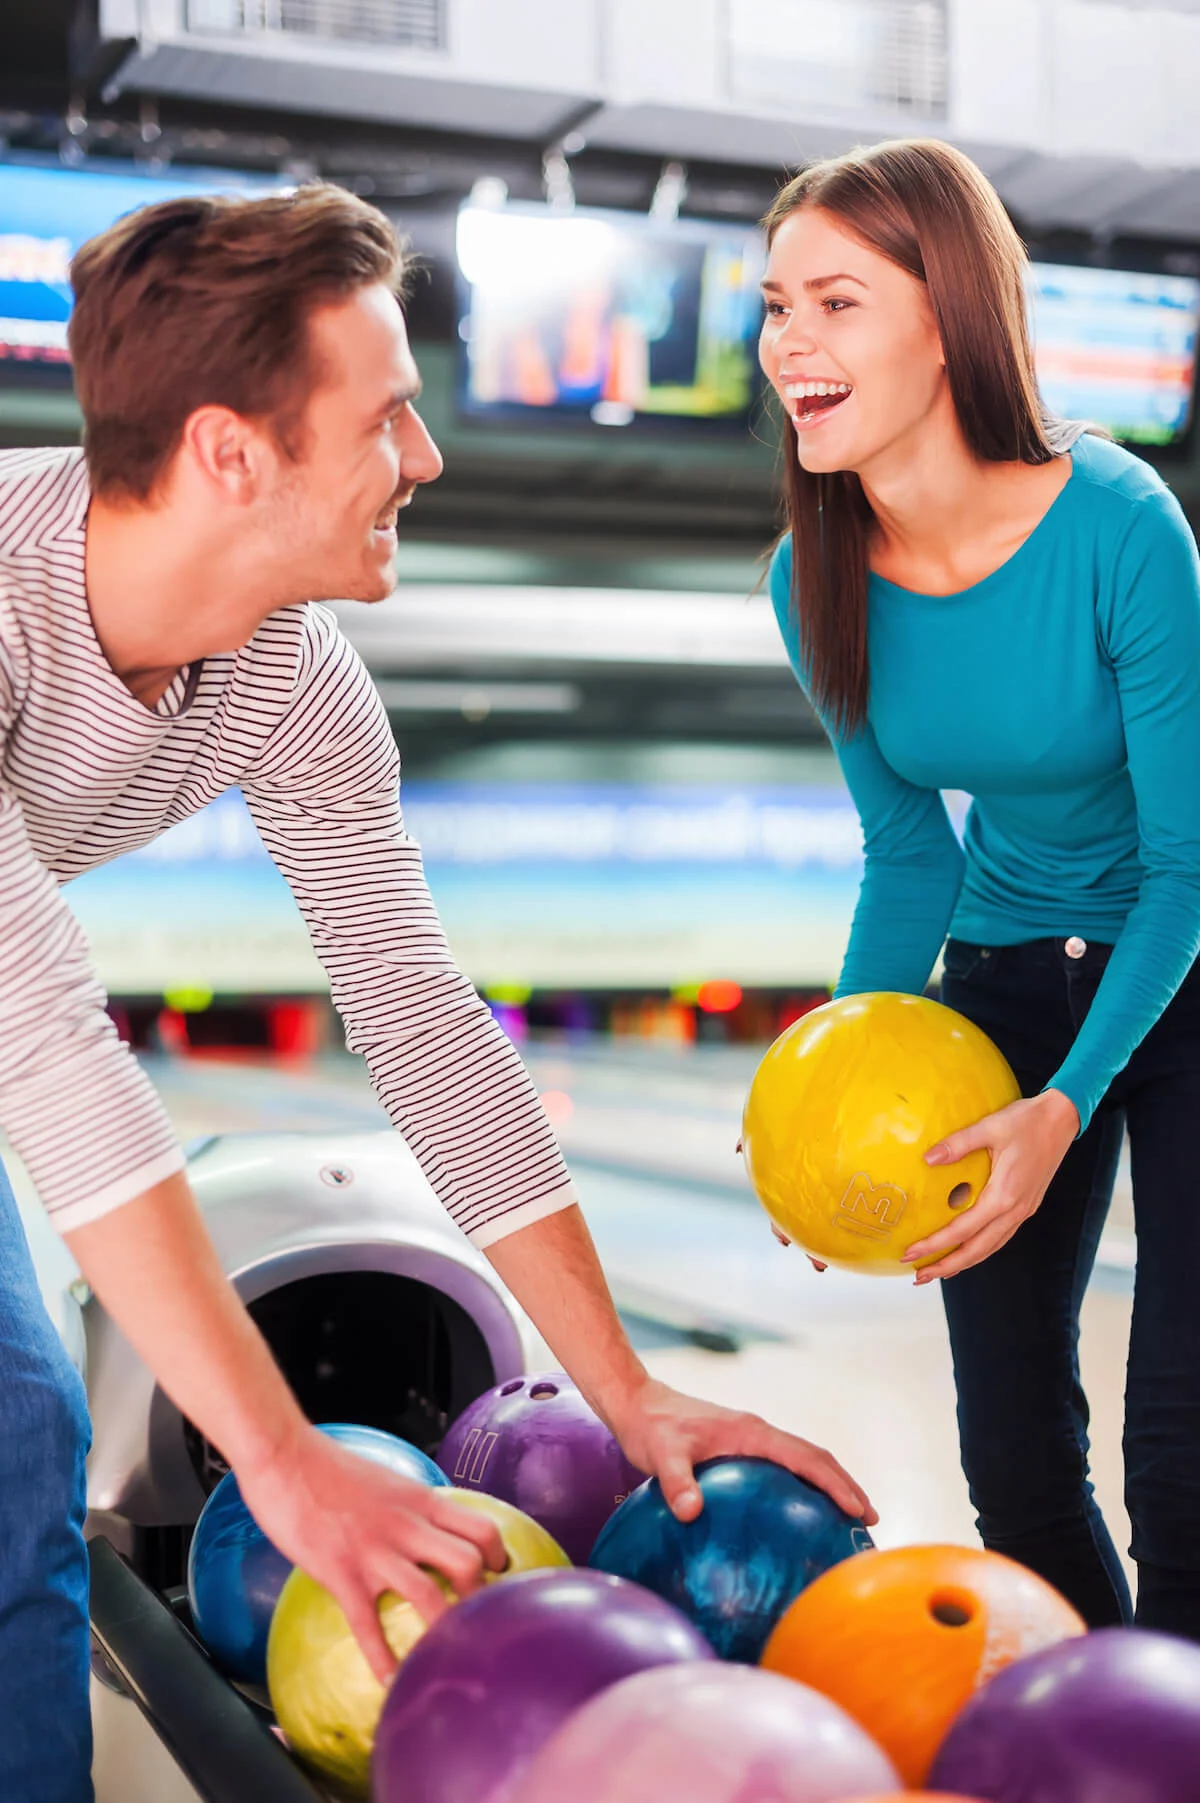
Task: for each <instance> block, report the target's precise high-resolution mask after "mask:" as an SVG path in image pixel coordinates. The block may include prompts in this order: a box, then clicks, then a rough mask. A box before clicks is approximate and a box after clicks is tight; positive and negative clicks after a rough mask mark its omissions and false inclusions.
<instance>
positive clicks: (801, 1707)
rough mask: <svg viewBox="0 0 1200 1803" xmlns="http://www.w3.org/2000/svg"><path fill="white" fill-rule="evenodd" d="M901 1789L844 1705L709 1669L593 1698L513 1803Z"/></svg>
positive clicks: (831, 1799) (758, 1800)
mask: <svg viewBox="0 0 1200 1803" xmlns="http://www.w3.org/2000/svg"><path fill="white" fill-rule="evenodd" d="M900 1789H901V1784H900V1779H899V1777H898V1775H897V1773H896V1771H895V1768H894V1767H893V1765H892V1763H891V1761H890V1760H889V1759H888V1757H887V1755H886V1754H885V1753H884V1752H883V1751H882V1749H881V1748H880V1747H877V1746H876V1744H875V1742H874V1741H873V1740H872V1739H871V1738H870V1736H869V1735H868V1734H867V1733H866V1732H865V1731H864V1730H863V1729H862V1728H860V1727H859V1725H858V1723H857V1722H856V1721H854V1720H853V1719H852V1717H850V1716H849V1715H847V1713H846V1711H845V1710H844V1709H841V1708H840V1707H839V1706H838V1704H836V1703H833V1702H830V1700H829V1699H828V1698H827V1697H823V1696H820V1695H819V1694H818V1693H817V1692H816V1691H815V1690H810V1689H809V1687H808V1686H807V1685H806V1684H796V1683H794V1682H793V1681H792V1680H791V1679H790V1678H782V1677H779V1676H778V1674H776V1673H775V1672H765V1671H760V1670H758V1669H757V1668H756V1667H754V1666H747V1665H728V1664H717V1663H714V1664H712V1665H708V1664H704V1665H699V1664H697V1665H673V1666H663V1667H660V1668H658V1669H656V1670H653V1671H645V1672H639V1673H638V1674H637V1675H636V1676H635V1677H632V1678H624V1679H622V1680H621V1682H620V1683H618V1684H614V1685H613V1686H612V1687H611V1688H610V1689H608V1690H605V1691H602V1692H601V1693H600V1694H599V1695H598V1696H595V1697H593V1698H592V1699H591V1701H590V1702H588V1703H585V1704H584V1705H583V1707H582V1708H581V1709H579V1710H578V1711H577V1712H576V1713H575V1714H574V1715H573V1716H572V1717H571V1718H570V1720H569V1721H568V1722H567V1723H566V1724H565V1725H564V1726H563V1727H562V1728H560V1729H559V1730H558V1732H557V1733H556V1734H555V1735H554V1737H553V1739H552V1740H550V1741H548V1742H547V1744H546V1745H545V1746H544V1747H543V1748H542V1750H541V1752H540V1753H539V1754H538V1755H537V1757H536V1758H535V1759H534V1761H533V1763H532V1765H530V1766H529V1768H528V1770H527V1771H526V1772H525V1774H524V1777H523V1779H522V1780H521V1781H520V1782H519V1783H518V1784H517V1785H516V1787H515V1788H514V1790H513V1791H512V1793H511V1796H510V1797H509V1798H507V1799H506V1803H564V1800H565V1799H567V1798H569V1799H570V1803H663V1799H664V1798H665V1797H681V1798H682V1797H686V1798H687V1803H842V1799H845V1798H850V1797H861V1796H865V1795H867V1794H868V1793H870V1792H874V1793H875V1794H878V1793H880V1792H881V1791H886V1792H895V1791H898V1790H900Z"/></svg>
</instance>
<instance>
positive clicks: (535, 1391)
mask: <svg viewBox="0 0 1200 1803" xmlns="http://www.w3.org/2000/svg"><path fill="white" fill-rule="evenodd" d="M438 1464H439V1465H440V1466H441V1468H442V1470H443V1471H444V1472H445V1473H446V1476H447V1477H448V1478H449V1479H450V1481H451V1483H452V1484H457V1485H458V1487H459V1488H460V1489H462V1490H486V1491H487V1492H488V1494H489V1495H491V1496H498V1497H500V1498H501V1500H502V1501H504V1502H508V1503H512V1505H513V1507H514V1508H517V1509H523V1510H524V1512H525V1514H526V1515H532V1517H533V1519H534V1520H535V1521H537V1522H540V1523H541V1525H542V1527H544V1528H545V1529H546V1531H547V1533H550V1534H553V1536H554V1538H555V1539H556V1540H557V1541H558V1544H559V1545H560V1546H561V1547H562V1549H563V1551H564V1552H565V1553H566V1555H567V1557H568V1559H570V1561H571V1563H572V1564H573V1565H586V1564H587V1560H588V1555H589V1553H590V1552H591V1550H592V1548H593V1546H595V1544H596V1536H597V1535H598V1534H599V1532H600V1529H601V1528H602V1527H603V1526H604V1524H605V1522H606V1521H607V1520H608V1518H609V1516H610V1515H611V1514H612V1512H613V1510H614V1509H615V1508H616V1507H617V1505H618V1503H621V1502H623V1501H624V1500H625V1498H626V1497H627V1496H628V1495H629V1493H630V1491H631V1490H636V1489H637V1487H638V1485H639V1484H640V1483H643V1482H644V1480H645V1473H644V1472H642V1471H639V1470H638V1469H637V1467H636V1465H631V1464H630V1463H629V1460H628V1459H627V1458H626V1457H625V1454H624V1453H623V1452H622V1451H621V1448H620V1447H619V1446H618V1444H617V1442H616V1440H614V1438H613V1436H612V1435H611V1434H610V1433H609V1431H608V1429H607V1428H606V1427H605V1425H604V1423H603V1421H601V1420H600V1418H599V1416H598V1415H596V1414H594V1413H593V1412H592V1410H591V1409H590V1408H589V1407H588V1405H587V1403H586V1402H585V1401H584V1400H583V1397H582V1396H581V1395H580V1394H579V1391H578V1390H577V1389H576V1388H575V1385H574V1384H573V1383H572V1382H571V1379H570V1378H569V1377H567V1376H566V1375H565V1374H564V1373H563V1372H561V1371H546V1372H541V1373H539V1374H537V1375H534V1376H528V1377H514V1378H511V1379H510V1380H509V1381H508V1382H507V1383H503V1384H498V1385H497V1386H496V1388H495V1389H494V1390H488V1391H486V1392H485V1393H484V1395H482V1396H480V1397H478V1398H477V1399H476V1400H475V1401H474V1402H473V1403H472V1404H471V1406H470V1408H468V1409H467V1410H466V1412H465V1413H464V1414H462V1415H460V1416H459V1418H458V1420H457V1421H456V1422H455V1423H454V1425H453V1427H452V1428H451V1429H450V1431H449V1433H448V1434H447V1435H446V1438H445V1439H444V1440H443V1442H442V1449H441V1451H440V1452H439V1454H438Z"/></svg>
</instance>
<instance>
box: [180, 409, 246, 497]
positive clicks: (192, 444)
mask: <svg viewBox="0 0 1200 1803" xmlns="http://www.w3.org/2000/svg"><path fill="white" fill-rule="evenodd" d="M179 450H180V454H181V455H182V456H184V457H186V458H187V459H188V460H189V461H190V463H191V464H192V466H193V469H194V470H195V472H196V474H197V475H200V476H202V477H203V478H204V480H205V481H206V482H208V483H210V484H212V486H213V487H214V488H216V489H217V490H219V491H220V493H221V495H222V496H223V497H224V498H225V499H226V500H227V501H231V502H233V503H234V504H235V505H238V506H245V505H247V504H248V503H249V502H251V501H254V500H256V499H257V498H258V496H259V495H260V494H261V493H262V490H263V487H264V483H265V480H266V478H267V470H266V467H265V464H266V461H267V449H266V445H265V443H264V441H263V435H262V431H261V428H260V427H258V426H257V425H256V424H255V423H254V422H253V421H251V420H248V419H244V418H243V417H242V415H241V414H240V413H235V412H234V411H233V409H232V407H215V406H212V407H197V408H196V410H195V412H194V413H190V414H189V415H188V417H187V419H186V421H185V422H184V427H183V433H182V435H181V439H180V445H179Z"/></svg>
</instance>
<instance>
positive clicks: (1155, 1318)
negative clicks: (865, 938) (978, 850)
mask: <svg viewBox="0 0 1200 1803" xmlns="http://www.w3.org/2000/svg"><path fill="white" fill-rule="evenodd" d="M1067 943H1068V942H1067V941H1064V940H1062V939H1037V940H1031V941H1029V942H1027V943H1025V944H1023V945H1012V946H1000V947H986V946H978V945H968V944H965V943H963V942H962V941H959V940H953V939H952V940H951V941H950V942H949V944H948V945H947V947H946V959H945V968H946V975H945V980H944V982H943V985H942V999H943V1000H944V1001H945V1002H946V1003H947V1004H948V1006H950V1007H951V1008H956V1009H958V1011H959V1012H960V1013H961V1014H965V1015H967V1016H968V1017H969V1018H970V1019H971V1020H973V1021H975V1022H976V1023H977V1024H978V1025H979V1026H980V1027H982V1028H983V1030H984V1031H985V1032H986V1033H987V1034H989V1036H990V1037H991V1038H992V1039H993V1040H994V1041H995V1042H996V1044H997V1045H998V1046H999V1047H1000V1050H1001V1051H1002V1052H1003V1053H1004V1055H1005V1057H1006V1058H1007V1059H1008V1061H1009V1063H1010V1064H1011V1065H1012V1067H1013V1070H1014V1071H1015V1073H1016V1076H1017V1080H1018V1082H1019V1083H1020V1085H1021V1090H1022V1093H1023V1094H1024V1095H1027V1096H1030V1095H1036V1094H1037V1093H1038V1091H1039V1090H1041V1089H1042V1088H1043V1087H1044V1086H1045V1084H1046V1083H1047V1081H1048V1079H1049V1078H1050V1077H1051V1076H1052V1075H1053V1073H1054V1072H1055V1070H1056V1069H1057V1068H1058V1066H1059V1065H1060V1064H1061V1063H1062V1061H1063V1058H1064V1057H1065V1055H1066V1053H1067V1050H1068V1048H1069V1047H1070V1045H1071V1042H1072V1040H1073V1039H1074V1037H1075V1035H1076V1033H1077V1032H1078V1030H1079V1027H1080V1024H1081V1022H1082V1021H1083V1019H1084V1016H1085V1015H1086V1014H1087V1011H1088V1009H1089V1007H1090V1006H1091V1003H1092V1000H1093V998H1094V996H1095V993H1096V989H1097V986H1098V984H1099V982H1100V978H1101V976H1102V975H1103V972H1104V967H1105V965H1106V963H1107V962H1108V958H1109V954H1110V950H1111V948H1110V947H1109V946H1106V945H1096V944H1093V945H1089V946H1088V947H1087V950H1086V951H1085V952H1084V954H1083V956H1082V957H1079V958H1072V957H1069V956H1068V955H1067V952H1066V949H1065V948H1066V944H1067ZM1070 943H1072V944H1077V943H1078V942H1070ZM1123 1130H1127V1131H1128V1133H1129V1146H1130V1158H1131V1163H1132V1173H1133V1192H1134V1210H1135V1216H1136V1227H1137V1275H1136V1280H1135V1286H1134V1302H1133V1328H1132V1335H1131V1340H1130V1348H1129V1367H1128V1374H1127V1381H1126V1389H1125V1440H1124V1448H1125V1499H1126V1505H1127V1507H1128V1510H1129V1515H1130V1519H1131V1521H1132V1523H1133V1541H1132V1545H1131V1547H1130V1551H1131V1553H1132V1555H1133V1558H1134V1559H1135V1560H1136V1562H1137V1567H1138V1603H1137V1612H1136V1619H1137V1622H1138V1625H1139V1626H1141V1627H1147V1628H1161V1629H1165V1630H1168V1631H1170V1632H1174V1633H1177V1634H1185V1635H1187V1636H1188V1637H1189V1638H1191V1639H1193V1640H1200V1194H1198V1185H1197V1178H1196V1169H1197V1166H1196V1161H1195V1159H1194V1157H1193V1152H1194V1149H1195V1146H1196V1140H1197V1135H1198V1134H1200V962H1198V963H1197V965H1195V966H1193V968H1192V970H1191V972H1190V974H1189V975H1188V977H1187V978H1186V979H1185V981H1184V983H1183V985H1182V987H1181V988H1180V990H1179V992H1178V994H1177V995H1176V997H1175V999H1174V1000H1173V1001H1172V1002H1171V1004H1170V1006H1169V1007H1168V1008H1167V1010H1166V1012H1165V1013H1164V1014H1163V1015H1162V1016H1161V1018H1160V1019H1159V1021H1158V1022H1157V1024H1156V1025H1155V1026H1154V1027H1153V1028H1152V1029H1151V1031H1150V1033H1149V1034H1148V1035H1147V1036H1146V1038H1145V1040H1143V1042H1142V1044H1141V1045H1140V1046H1139V1047H1138V1049H1137V1051H1136V1052H1135V1053H1134V1054H1133V1057H1132V1058H1131V1059H1130V1061H1129V1063H1128V1065H1127V1066H1126V1068H1125V1069H1124V1070H1123V1071H1122V1072H1121V1073H1120V1075H1119V1076H1118V1077H1117V1078H1116V1079H1115V1080H1114V1082H1113V1084H1112V1087H1111V1088H1110V1090H1109V1092H1108V1094H1107V1095H1106V1096H1105V1098H1104V1101H1103V1102H1102V1103H1101V1105H1100V1107H1099V1108H1098V1109H1097V1111H1096V1114H1095V1116H1094V1118H1093V1120H1092V1122H1091V1124H1090V1126H1089V1127H1088V1130H1087V1132H1086V1133H1085V1134H1083V1135H1082V1136H1081V1137H1080V1138H1079V1139H1078V1140H1076V1142H1075V1143H1074V1145H1073V1146H1072V1147H1071V1148H1070V1150H1069V1151H1068V1153H1067V1156H1066V1158H1065V1159H1064V1160H1063V1163H1062V1165H1061V1167H1060V1169H1059V1171H1058V1173H1057V1175H1056V1176H1055V1179H1054V1181H1053V1183H1052V1184H1051V1185H1050V1188H1049V1190H1048V1191H1047V1194H1046V1198H1045V1200H1044V1202H1043V1203H1042V1206H1041V1208H1040V1209H1039V1210H1038V1212H1037V1213H1036V1214H1035V1215H1033V1216H1032V1217H1031V1218H1030V1219H1029V1220H1028V1221H1026V1222H1025V1223H1024V1225H1023V1226H1022V1227H1021V1228H1020V1229H1019V1230H1018V1231H1017V1233H1016V1234H1015V1235H1014V1236H1013V1238H1012V1239H1011V1240H1010V1241H1009V1242H1008V1244H1007V1245H1006V1246H1003V1247H1001V1249H1000V1251H999V1252H996V1253H993V1255H992V1257H991V1258H989V1259H986V1260H985V1261H984V1262H983V1263H982V1264H981V1265H977V1266H975V1267H974V1268H973V1269H972V1270H969V1271H964V1272H963V1273H962V1275H961V1276H959V1277H952V1278H950V1279H949V1280H948V1281H946V1282H944V1283H943V1285H942V1293H943V1297H944V1300H945V1306H946V1318H947V1320H948V1322H949V1326H950V1343H951V1348H952V1351H953V1355H954V1377H955V1383H956V1385H957V1389H958V1423H959V1438H960V1443H961V1447H962V1461H963V1470H964V1471H965V1472H966V1476H967V1482H968V1484H969V1486H970V1491H971V1500H972V1502H973V1503H974V1505H975V1508H976V1510H977V1512H978V1521H979V1531H980V1533H981V1535H982V1537H983V1541H984V1544H985V1545H986V1546H989V1547H991V1548H992V1549H993V1551H995V1552H999V1553H1006V1554H1008V1555H1009V1557H1010V1558H1014V1559H1019V1560H1020V1561H1021V1562H1022V1564H1024V1565H1028V1566H1030V1567H1031V1568H1032V1569H1033V1570H1034V1571H1037V1572H1040V1573H1041V1575H1042V1576H1043V1577H1045V1578H1047V1579H1048V1580H1049V1582H1050V1583H1052V1584H1054V1585H1056V1586H1057V1587H1058V1589H1059V1590H1061V1591H1062V1592H1063V1593H1064V1595H1066V1596H1067V1597H1069V1598H1070V1600H1071V1601H1072V1602H1073V1603H1074V1605H1075V1607H1076V1608H1077V1609H1078V1610H1079V1611H1080V1613H1081V1614H1082V1615H1083V1616H1084V1618H1085V1619H1086V1620H1087V1622H1088V1623H1089V1625H1090V1626H1092V1627H1099V1626H1102V1625H1104V1624H1106V1623H1112V1622H1119V1621H1128V1620H1129V1619H1130V1617H1131V1615H1132V1613H1133V1611H1132V1608H1131V1604H1130V1598H1129V1591H1128V1587H1127V1585H1126V1583H1125V1579H1124V1576H1123V1573H1122V1570H1121V1566H1120V1562H1119V1560H1118V1558H1117V1554H1116V1550H1115V1548H1114V1547H1113V1544H1112V1540H1111V1539H1110V1537H1109V1534H1108V1530H1107V1528H1106V1527H1105V1525H1104V1521H1103V1519H1102V1517H1101V1514H1100V1511H1099V1509H1098V1507H1097V1506H1096V1503H1095V1500H1094V1498H1093V1496H1092V1486H1091V1484H1090V1482H1089V1481H1088V1433H1087V1429H1088V1405H1087V1399H1086V1397H1085V1396H1084V1393H1083V1389H1082V1387H1081V1385H1080V1381H1079V1359H1078V1340H1079V1308H1080V1303H1081V1302H1082V1299H1083V1292H1084V1290H1085V1288H1086V1286H1087V1282H1088V1278H1089V1276H1090V1275H1091V1270H1092V1263H1093V1260H1094V1258H1095V1255H1096V1247H1097V1244H1098V1242H1099V1238H1100V1231H1101V1228H1102V1227H1103V1225H1104V1218H1105V1215H1106V1214H1107V1212H1108V1206H1109V1202H1110V1199H1111V1196H1112V1186H1113V1178H1114V1176H1115V1173H1116V1167H1117V1158H1118V1155H1119V1153H1120V1148H1121V1138H1122V1132H1123Z"/></svg>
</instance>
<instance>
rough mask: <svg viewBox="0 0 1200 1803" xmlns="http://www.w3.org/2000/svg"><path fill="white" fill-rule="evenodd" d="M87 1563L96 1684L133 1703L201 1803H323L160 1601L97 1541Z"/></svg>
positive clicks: (260, 1715) (261, 1719)
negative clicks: (99, 1677)
mask: <svg viewBox="0 0 1200 1803" xmlns="http://www.w3.org/2000/svg"><path fill="white" fill-rule="evenodd" d="M88 1556H89V1561H90V1564H91V1617H92V1640H93V1645H94V1648H95V1649H96V1650H97V1651H98V1653H99V1656H100V1666H101V1674H102V1682H105V1683H107V1684H109V1685H110V1686H113V1687H114V1688H117V1689H119V1690H120V1691H122V1692H123V1693H125V1694H126V1695H127V1696H129V1697H130V1698H132V1700H133V1701H134V1702H135V1703H136V1704H137V1706H138V1708H139V1709H140V1710H141V1712H142V1714H143V1716H145V1718H146V1720H147V1721H148V1722H149V1724H150V1726H151V1727H152V1728H153V1730H154V1732H155V1733H156V1734H157V1736H158V1738H159V1739H160V1740H161V1741H162V1742H163V1744H164V1746H165V1747H166V1749H167V1751H168V1752H169V1753H170V1755H171V1757H172V1758H173V1759H174V1761H175V1763H176V1765H177V1766H178V1767H179V1770H180V1772H181V1773H182V1774H183V1776H184V1777H185V1778H186V1779H187V1780H188V1782H189V1783H190V1784H191V1786H192V1788H193V1789H194V1790H195V1791H196V1792H197V1793H198V1794H199V1796H200V1797H202V1798H203V1799H204V1803H327V1799H328V1793H327V1792H325V1791H324V1790H322V1789H320V1788H319V1787H318V1786H317V1785H316V1784H314V1783H313V1781H312V1780H311V1779H310V1778H308V1777H307V1776H306V1775H305V1773H303V1772H302V1771H301V1770H300V1768H299V1766H297V1765H296V1763H295V1762H294V1760H293V1759H292V1758H291V1756H290V1754H289V1753H288V1752H287V1750H286V1749H285V1748H284V1746H283V1745H282V1743H281V1742H280V1741H279V1740H278V1739H277V1738H276V1736H275V1735H274V1734H273V1733H272V1732H271V1729H270V1726H269V1724H268V1718H267V1716H266V1714H265V1712H264V1711H262V1710H259V1709H256V1708H255V1706H254V1705H253V1704H252V1703H250V1702H249V1701H247V1699H246V1698H245V1697H244V1696H242V1695H241V1693H240V1692H239V1691H238V1690H236V1689H235V1688H234V1686H233V1685H232V1684H230V1683H229V1682H228V1680H227V1679H226V1678H224V1677H222V1675H221V1673H220V1672H219V1671H218V1670H217V1669H216V1667H215V1666H214V1665H213V1663H212V1661H211V1660H210V1659H209V1657H208V1655H207V1653H206V1652H205V1651H204V1649H203V1647H202V1646H201V1645H200V1643H199V1641H198V1640H196V1638H195V1637H194V1635H193V1634H192V1633H191V1632H190V1630H189V1628H188V1627H187V1625H186V1623H185V1622H184V1621H183V1620H181V1619H180V1616H179V1615H178V1614H177V1613H176V1612H175V1611H174V1610H173V1609H172V1607H171V1604H170V1603H169V1602H168V1601H167V1600H166V1598H164V1597H163V1596H162V1595H160V1594H159V1593H158V1592H157V1591H155V1590H152V1589H151V1588H150V1586H149V1584H147V1583H146V1582H145V1581H144V1580H143V1579H142V1578H140V1577H138V1575H137V1573H136V1572H135V1571H134V1570H133V1569H132V1568H131V1566H130V1565H129V1564H128V1563H127V1562H126V1561H125V1560H124V1559H123V1558H122V1557H121V1555H120V1554H119V1553H118V1552H117V1551H116V1550H115V1548H114V1547H113V1546H112V1545H111V1544H110V1542H109V1541H108V1540H106V1539H104V1538H103V1537H99V1538H97V1539H95V1540H92V1541H90V1542H89V1546H88ZM184 1606H185V1607H186V1601H185V1604H184Z"/></svg>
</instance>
